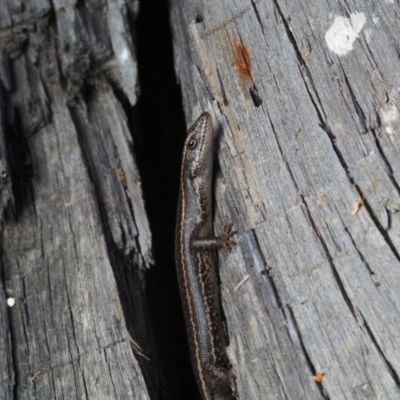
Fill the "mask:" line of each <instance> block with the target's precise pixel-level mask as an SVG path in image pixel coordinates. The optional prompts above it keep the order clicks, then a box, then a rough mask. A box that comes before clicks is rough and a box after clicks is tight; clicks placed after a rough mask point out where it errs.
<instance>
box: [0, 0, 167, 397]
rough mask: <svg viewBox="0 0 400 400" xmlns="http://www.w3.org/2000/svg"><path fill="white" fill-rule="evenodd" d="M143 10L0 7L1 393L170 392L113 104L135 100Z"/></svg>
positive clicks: (137, 191) (139, 206)
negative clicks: (135, 34) (137, 31)
mask: <svg viewBox="0 0 400 400" xmlns="http://www.w3.org/2000/svg"><path fill="white" fill-rule="evenodd" d="M137 8H138V3H137V2H136V1H129V2H125V1H123V0H121V1H112V2H103V1H100V0H99V1H93V2H89V3H79V4H78V3H75V2H70V3H68V2H63V1H51V2H50V1H47V0H33V1H29V2H25V3H24V5H22V3H20V2H19V1H13V0H11V1H7V2H0V29H1V30H0V49H1V50H0V52H1V57H0V83H1V85H0V86H1V88H2V90H1V92H0V95H1V102H0V103H1V125H0V214H1V217H0V222H1V229H0V237H1V246H0V255H1V258H0V263H1V264H0V266H1V278H2V289H3V290H2V293H1V296H0V329H1V334H0V358H1V360H2V363H1V364H0V397H1V398H2V399H12V398H19V399H25V398H26V399H33V398H40V399H57V398H69V399H75V398H76V399H84V398H89V399H92V398H98V399H149V398H157V397H158V396H161V397H163V393H165V382H164V378H163V376H162V373H161V369H160V365H159V363H158V354H157V352H156V349H155V344H154V341H153V332H152V329H151V324H149V322H148V321H149V315H148V311H147V307H148V306H147V303H146V298H145V281H144V272H145V271H146V270H147V269H148V268H149V267H150V265H151V263H152V245H151V233H150V229H149V225H148V222H147V217H146V214H145V210H144V203H143V199H142V192H141V186H140V178H139V172H138V169H137V166H136V163H135V159H134V153H133V143H132V137H131V132H130V129H129V128H128V124H127V118H126V110H125V109H124V108H123V107H122V105H121V104H122V103H124V104H125V105H127V106H133V105H135V104H136V101H137V87H138V83H137V68H136V56H135V50H134V44H133V42H132V38H131V34H130V28H131V25H130V24H131V23H133V22H134V19H135V17H136V14H137ZM118 96H119V98H118ZM14 205H15V206H14ZM9 298H13V299H15V302H16V303H15V306H14V307H8V306H7V305H6V299H9ZM133 341H135V342H136V343H137V344H138V345H140V346H141V348H142V350H139V348H138V347H137V346H132V344H134V342H133ZM142 353H143V355H145V356H146V357H144V356H143V355H142ZM32 377H34V379H32Z"/></svg>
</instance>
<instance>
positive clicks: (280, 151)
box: [268, 112, 300, 193]
mask: <svg viewBox="0 0 400 400" xmlns="http://www.w3.org/2000/svg"><path fill="white" fill-rule="evenodd" d="M268 118H269V122H270V124H271V128H272V132H273V133H274V136H275V142H276V144H277V146H278V148H279V154H280V155H281V156H282V161H283V162H284V164H285V166H286V170H287V171H288V173H289V175H290V179H291V180H292V183H293V186H294V187H295V189H296V191H297V193H300V190H299V187H298V186H297V182H296V179H295V178H294V176H293V173H292V169H291V168H290V165H289V163H288V161H287V160H286V157H285V154H284V152H283V150H282V148H281V144H280V142H279V139H278V136H279V135H278V133H277V132H276V130H275V126H274V123H273V122H272V118H271V116H270V114H269V112H268Z"/></svg>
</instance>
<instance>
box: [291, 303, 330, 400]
mask: <svg viewBox="0 0 400 400" xmlns="http://www.w3.org/2000/svg"><path fill="white" fill-rule="evenodd" d="M286 309H287V310H288V311H289V315H290V319H291V321H292V323H293V327H294V329H295V331H296V334H297V337H298V338H299V343H300V347H301V349H302V350H303V354H304V357H305V359H306V362H307V364H308V367H309V368H310V371H311V372H312V374H313V375H315V374H316V373H317V372H320V371H317V370H316V369H315V367H314V364H313V362H312V361H311V357H310V355H309V354H308V352H307V348H306V346H305V344H304V342H303V337H302V336H301V331H300V328H299V326H298V325H297V321H296V318H295V316H294V313H293V310H292V308H291V307H290V305H287V306H286ZM289 337H290V334H289ZM314 382H315V384H316V385H317V387H318V390H319V392H320V394H321V396H322V397H323V398H324V399H326V400H329V396H328V395H327V394H326V393H325V390H324V388H323V386H322V383H321V382H316V381H314Z"/></svg>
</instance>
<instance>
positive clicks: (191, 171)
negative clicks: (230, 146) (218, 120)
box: [183, 112, 213, 179]
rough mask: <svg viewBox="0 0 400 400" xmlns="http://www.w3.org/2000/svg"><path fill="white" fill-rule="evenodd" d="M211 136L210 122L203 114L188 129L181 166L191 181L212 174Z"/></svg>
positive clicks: (209, 117)
mask: <svg viewBox="0 0 400 400" xmlns="http://www.w3.org/2000/svg"><path fill="white" fill-rule="evenodd" d="M212 157H213V135H212V121H211V116H210V114H209V113H208V112H203V113H202V114H201V115H200V117H199V118H198V119H197V121H196V122H195V123H194V124H193V125H192V126H191V127H190V129H189V131H188V134H187V137H186V140H185V145H184V152H183V166H184V168H185V170H186V171H187V173H188V175H189V177H190V178H191V179H195V178H196V177H202V178H208V177H209V176H210V175H211V172H212Z"/></svg>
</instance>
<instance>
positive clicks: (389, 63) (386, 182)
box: [171, 0, 400, 399]
mask: <svg viewBox="0 0 400 400" xmlns="http://www.w3.org/2000/svg"><path fill="white" fill-rule="evenodd" d="M399 11H400V9H399V5H398V3H397V2H389V1H387V2H375V1H368V2H361V1H356V0H353V1H350V2H349V1H346V2H344V1H339V2H337V1H330V0H329V1H325V2H319V1H307V2H300V3H299V2H291V1H284V0H282V1H280V0H279V1H274V2H269V1H266V0H260V1H249V2H235V1H227V0H225V1H222V2H219V3H218V5H216V4H215V2H211V1H208V0H202V1H190V2H187V1H182V0H172V1H171V21H172V27H173V34H174V52H175V61H176V73H177V76H178V79H179V81H180V84H181V86H182V94H183V104H184V108H185V112H186V116H187V120H188V122H189V121H193V120H195V118H196V117H197V116H198V115H199V114H200V112H201V111H203V110H207V111H209V112H211V113H212V114H213V117H214V121H217V123H218V124H219V127H218V131H219V138H220V139H219V152H218V155H219V164H220V171H219V173H218V174H217V179H216V183H215V188H216V218H217V222H216V224H215V225H216V230H217V233H218V232H220V230H221V226H222V225H224V224H226V223H229V222H233V223H234V227H235V229H236V230H237V231H238V239H237V246H236V248H235V250H234V251H232V252H230V253H228V252H225V253H223V254H222V255H220V275H221V289H222V298H223V306H224V311H225V315H226V320H227V327H228V330H229V337H230V346H229V356H230V359H231V361H232V364H233V367H234V372H235V374H236V376H237V384H238V392H239V395H240V398H242V399H272V398H291V399H318V398H330V399H366V398H369V399H377V398H390V399H398V398H400V380H399V376H400V363H399V360H400V357H399V356H400V336H399V335H398V330H399V326H400V312H399V307H398V304H399V300H400V299H399V296H400V287H399V282H400V268H399V267H400V262H399V261H400V257H399V252H400V240H399V232H400V217H399V216H400V214H399V209H400V207H399V204H400V199H399V192H400V190H399V182H400V175H399V174H400V165H399V160H400V157H399V156H400V154H399V144H400V139H399V138H400V136H399V135H400V131H399V122H400V114H399V110H398V106H397V103H398V100H399V90H398V88H399V87H400V73H399V69H398V48H399V45H400V39H399V38H400V36H399V18H398V16H399ZM247 276H249V278H248V280H247V281H246V282H244V283H243V284H242V285H241V286H240V287H239V288H237V289H236V290H235V287H236V286H237V284H238V283H239V282H241V281H242V280H243V278H245V277H247ZM313 377H314V378H315V377H316V378H315V379H313Z"/></svg>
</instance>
